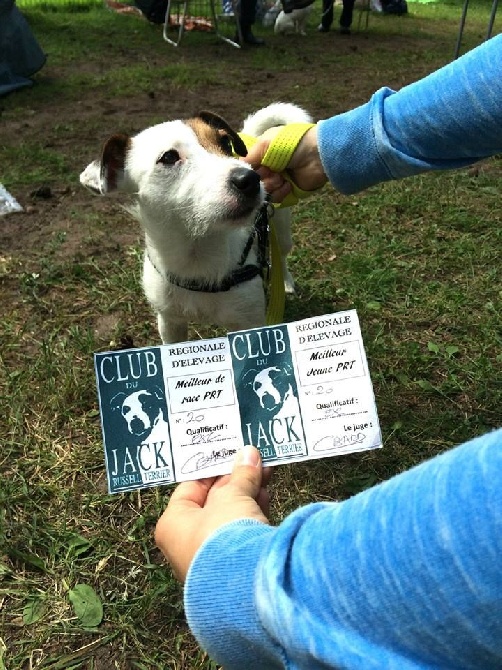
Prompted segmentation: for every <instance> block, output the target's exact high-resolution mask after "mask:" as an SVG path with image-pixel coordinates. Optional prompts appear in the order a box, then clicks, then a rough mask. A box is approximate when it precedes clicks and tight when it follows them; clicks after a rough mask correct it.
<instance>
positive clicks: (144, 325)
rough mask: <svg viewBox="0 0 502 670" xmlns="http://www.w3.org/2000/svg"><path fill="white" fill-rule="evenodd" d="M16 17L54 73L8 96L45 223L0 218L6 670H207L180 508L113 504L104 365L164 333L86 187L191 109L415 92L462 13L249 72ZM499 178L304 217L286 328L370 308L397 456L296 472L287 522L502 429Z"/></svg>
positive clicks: (492, 171) (140, 27) (322, 204)
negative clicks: (177, 553)
mask: <svg viewBox="0 0 502 670" xmlns="http://www.w3.org/2000/svg"><path fill="white" fill-rule="evenodd" d="M319 4H320V3H319ZM19 6H20V7H21V8H22V9H23V11H24V13H25V15H26V17H27V19H28V20H29V22H30V25H31V26H32V28H33V31H34V33H35V34H36V36H37V39H38V40H39V41H40V43H41V44H42V46H43V48H44V50H45V51H46V52H47V54H48V61H47V64H46V66H44V68H43V69H42V70H41V71H40V73H38V74H37V75H36V76H35V77H34V79H35V82H36V83H35V86H34V87H32V88H29V89H25V90H23V91H20V92H17V93H15V94H12V95H10V96H8V97H6V98H2V99H0V109H1V115H2V126H1V127H0V181H1V182H2V183H3V184H4V185H5V186H6V187H7V188H8V189H9V190H10V191H11V192H12V193H13V194H14V195H15V196H16V197H17V198H18V199H19V200H20V202H21V203H22V204H23V205H24V206H25V210H26V211H25V212H24V213H22V214H13V215H10V216H9V217H0V229H1V235H2V237H1V238H0V240H1V241H0V285H1V287H2V293H1V294H0V295H1V297H0V300H1V311H0V398H1V403H2V412H1V416H2V419H1V421H0V439H1V444H2V450H1V455H0V464H1V465H0V474H1V485H0V670H20V669H25V668H26V669H28V668H29V669H30V670H31V669H32V668H33V669H35V668H43V669H50V670H63V669H64V670H67V669H70V668H71V669H77V668H79V669H80V668H83V669H86V670H91V669H93V670H101V669H103V670H104V669H105V668H106V669H108V668H117V669H129V668H131V669H132V668H134V669H138V670H147V669H148V670H150V669H151V670H153V669H156V668H175V669H177V670H184V669H188V668H190V669H204V670H209V669H210V668H214V667H215V666H214V664H212V663H211V661H210V660H209V659H208V658H207V657H206V656H205V654H204V653H203V652H202V651H201V650H200V649H199V648H198V646H197V644H196V642H195V641H194V640H193V638H192V637H191V635H190V633H189V631H188V629H187V626H186V623H185V620H184V614H183V605H182V590H181V587H180V586H179V585H178V584H177V583H176V582H175V581H174V580H173V578H172V575H171V573H170V571H169V569H168V568H167V567H166V566H165V564H164V563H163V560H162V557H161V556H160V555H159V552H158V551H157V549H156V548H155V546H154V542H153V528H154V525H155V522H156V520H157V518H158V517H159V515H160V513H161V511H162V510H163V509H164V507H165V505H166V503H167V501H168V498H169V494H170V489H169V488H167V487H160V488H157V489H152V490H143V491H140V492H136V493H134V494H126V495H118V496H110V495H108V494H107V492H106V487H105V480H104V463H103V449H102V443H101V432H100V426H99V417H98V411H97V398H96V388H95V380H94V373H93V358H92V355H93V352H95V351H104V350H107V349H108V348H110V347H111V346H120V345H122V346H127V344H128V343H129V344H130V343H131V342H133V343H134V345H135V346H143V345H146V344H157V343H158V336H157V332H156V326H155V320H154V317H153V315H152V314H151V313H150V311H149V309H148V307H147V306H146V304H145V303H144V300H143V297H142V294H141V288H140V283H139V273H140V264H141V236H140V235H139V233H138V231H137V230H136V227H135V225H134V223H133V222H131V221H129V219H128V218H127V216H126V215H125V213H124V212H123V211H122V209H121V208H120V206H119V204H118V203H117V202H116V201H111V202H108V201H107V202H103V201H102V200H99V199H97V198H96V199H94V198H92V197H91V196H90V195H88V194H86V193H84V192H83V189H81V188H80V186H79V184H78V175H79V173H80V171H81V170H82V169H83V168H84V167H85V165H86V164H87V163H88V162H89V161H90V160H91V159H92V158H94V157H95V154H96V152H97V151H98V150H99V146H100V142H101V141H102V139H103V138H104V137H105V136H106V135H107V134H108V133H109V132H111V131H113V130H115V129H116V128H117V129H122V128H126V129H129V130H132V131H134V130H137V129H139V128H141V127H144V126H145V125H147V124H151V123H154V122H157V121H159V120H160V119H162V118H165V116H166V115H167V114H170V113H171V110H173V109H174V110H175V112H176V113H180V112H181V111H183V110H185V109H186V110H187V112H190V111H191V109H192V107H194V106H197V105H198V104H201V105H203V107H204V108H212V109H214V111H220V108H221V110H222V111H223V113H224V114H225V115H227V116H229V117H232V116H233V117H234V118H230V119H229V120H231V121H232V122H237V121H238V119H240V118H242V116H243V114H245V113H247V112H249V111H251V110H253V109H255V108H256V107H258V106H261V105H262V104H265V103H268V102H271V101H272V100H274V99H284V100H292V101H296V102H298V103H299V104H302V105H304V106H305V107H307V108H309V109H312V111H313V113H314V114H315V115H316V117H317V118H323V116H327V115H329V114H331V113H335V112H339V111H343V110H344V109H347V108H349V107H352V106H354V105H356V104H360V103H362V102H364V101H365V100H366V99H367V97H368V96H369V95H371V93H372V92H373V91H374V90H376V89H377V88H378V87H380V86H383V85H391V86H394V87H399V86H402V85H404V84H405V83H407V82H410V81H413V80H414V79H417V78H419V77H421V76H424V75H425V74H427V73H428V72H431V71H432V70H434V69H435V68H437V67H439V66H440V65H442V64H443V63H446V62H447V61H448V60H450V59H451V58H452V56H453V51H454V47H455V41H456V37H457V31H458V25H459V20H460V11H461V2H458V1H457V2H451V3H436V4H419V3H410V5H409V9H410V11H409V15H408V16H406V17H401V18H398V17H383V16H380V15H372V16H371V17H370V25H369V29H368V31H360V32H359V31H355V34H354V35H353V37H352V38H349V40H352V41H347V42H341V41H340V37H339V36H335V35H333V36H332V37H331V36H329V39H332V41H322V40H321V38H322V39H324V36H319V35H317V33H316V32H315V26H316V25H317V23H318V20H319V13H320V8H319V7H317V5H316V9H315V12H314V15H313V16H312V18H311V26H310V34H309V36H308V37H307V38H304V41H303V42H300V41H299V40H297V39H296V38H292V39H291V40H283V41H281V40H280V39H279V38H278V37H276V36H274V35H273V34H272V32H271V31H270V30H268V31H267V30H266V29H264V28H262V27H257V33H258V34H261V35H263V36H264V37H265V38H266V39H267V42H268V43H269V46H268V47H267V48H265V49H263V50H254V51H250V50H248V51H245V50H242V51H241V52H239V51H237V50H233V49H232V48H231V47H229V46H228V45H224V44H223V43H221V44H216V43H215V41H214V38H213V37H212V36H208V35H205V34H196V33H193V34H190V35H187V36H186V38H185V39H186V43H185V44H184V45H183V46H182V47H179V48H178V49H173V48H172V47H170V46H169V45H166V44H165V43H163V41H162V39H161V34H160V30H159V27H158V26H152V25H149V24H147V23H146V22H145V21H142V20H141V19H138V18H135V17H125V16H120V15H117V14H114V13H113V12H110V11H107V10H106V9H104V8H103V7H102V6H101V4H100V3H99V2H94V0H92V2H89V3H87V2H86V4H85V8H86V9H88V11H73V9H74V8H75V7H80V8H82V7H84V5H79V3H78V2H75V3H74V2H69V1H68V2H67V1H66V0H64V1H63V5H62V7H59V9H58V10H57V11H52V9H54V8H56V9H57V7H56V2H54V1H53V0H50V2H49V0H47V3H44V2H43V1H42V0H22V2H20V3H19ZM490 6H491V3H489V2H477V3H474V2H473V3H472V7H471V8H470V13H469V16H468V21H467V24H466V29H465V36H464V41H463V50H465V49H467V48H470V47H472V46H474V45H476V44H478V43H479V42H480V41H481V40H482V39H483V38H484V34H485V30H486V25H487V21H488V16H489V11H490ZM49 8H51V11H48V9H49ZM357 20H358V14H357V12H356V15H355V21H356V22H357ZM500 29H501V24H500V18H499V17H498V18H497V22H496V24H495V32H500ZM330 45H331V46H330ZM257 75H258V76H257ZM230 95H231V98H232V100H231V101H229V100H228V99H227V98H228V97H229V96H230ZM199 101H200V103H199ZM501 175H502V162H501V159H500V157H495V158H493V159H491V160H488V161H485V162H483V163H482V164H480V165H478V166H476V167H473V168H470V169H465V170H460V171H458V172H455V173H448V174H446V173H445V174H430V175H425V176H421V177H417V178H413V179H409V180H405V181H403V182H400V183H389V184H384V185H381V186H378V187H374V188H372V189H370V190H368V191H367V192H365V193H361V194H359V195H356V196H351V197H344V196H341V195H339V194H337V193H336V192H334V191H333V190H332V189H331V188H326V189H324V190H323V191H322V192H321V193H320V194H319V195H316V196H315V197H312V198H310V199H308V200H305V201H303V202H302V203H300V204H299V205H298V206H297V208H296V211H295V231H294V241H295V247H294V251H293V254H292V258H291V264H290V265H291V269H292V272H293V275H294V276H295V279H296V283H297V294H296V295H295V296H294V297H292V298H291V299H290V300H288V304H287V310H286V318H287V319H288V320H294V319H300V318H304V317H307V316H315V315H321V314H326V313H331V312H333V311H337V310H345V309H352V308H356V309H357V311H358V315H359V319H360V322H361V327H362V331H363V337H364V341H365V346H366V350H367V355H368V362H369V367H370V371H371V375H372V379H373V383H374V390H375V397H376V402H377V407H378V412H379V417H380V422H381V427H382V432H383V439H384V448H383V449H381V450H377V451H373V452H366V453H361V454H355V455H348V456H343V457H339V458H332V459H326V460H323V461H316V462H312V463H308V464H299V465H290V466H284V467H281V468H278V469H277V470H276V473H275V478H274V482H273V486H272V509H273V511H272V514H273V521H274V522H278V521H280V520H281V519H282V518H283V517H284V516H285V515H286V514H287V513H288V512H289V511H291V510H292V509H295V508H296V507H298V506H299V505H302V504H305V503H308V502H312V501H317V500H341V499H344V498H347V497H348V496H351V495H353V494H356V493H357V492H358V491H361V490H362V489H364V488H366V487H368V486H371V485H372V484H374V483H377V482H379V481H382V480H384V479H387V478H388V477H391V476H392V475H394V474H396V473H398V472H401V471H403V470H404V469H407V468H409V467H411V466H413V465H415V464H417V463H419V462H421V461H423V460H424V459H426V458H429V457H431V456H433V455H435V454H437V453H440V452H442V451H444V450H446V449H448V448H451V447H452V446H454V445H455V444H458V443H459V442H462V441H464V440H466V439H468V438H470V437H473V436H475V435H478V434H480V433H482V432H484V431H487V430H489V429H491V428H494V427H496V426H497V425H500V407H501V406H502V384H501V378H502V375H501V367H502V347H501V339H502V319H501V302H502V301H501V298H502V291H501V286H502V282H501V264H500V253H501V249H502V225H501V224H502V221H501V208H500V179H501ZM41 186H44V187H46V188H49V189H50V190H51V193H52V197H50V198H48V199H46V200H44V199H43V198H41V197H40V195H37V189H39V188H40V187H41ZM15 217H18V218H15ZM216 332H217V331H215V330H214V329H213V328H211V327H210V326H204V327H199V326H196V327H195V326H194V328H193V330H192V332H191V336H192V337H194V338H195V337H198V336H202V337H209V336H212V335H214V334H215V333H216ZM86 603H87V607H86V606H85V604H86Z"/></svg>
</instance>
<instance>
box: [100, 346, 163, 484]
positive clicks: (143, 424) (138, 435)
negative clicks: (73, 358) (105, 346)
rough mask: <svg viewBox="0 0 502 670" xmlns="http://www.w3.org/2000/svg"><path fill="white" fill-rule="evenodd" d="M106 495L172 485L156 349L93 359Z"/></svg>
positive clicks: (161, 375)
mask: <svg viewBox="0 0 502 670" xmlns="http://www.w3.org/2000/svg"><path fill="white" fill-rule="evenodd" d="M95 366H96V375H97V378H98V388H99V394H100V407H101V414H102V424H103V436H104V443H105V456H106V465H107V472H108V487H109V490H110V493H115V492H118V491H120V490H123V489H127V490H131V489H133V488H139V487H143V486H151V485H153V484H158V483H168V482H171V481H173V479H174V478H173V468H172V459H171V442H170V436H169V423H168V411H167V405H166V398H165V392H164V383H163V373H162V362H161V359H160V356H159V353H158V349H154V348H152V349H138V350H135V351H131V352H109V353H106V354H96V355H95Z"/></svg>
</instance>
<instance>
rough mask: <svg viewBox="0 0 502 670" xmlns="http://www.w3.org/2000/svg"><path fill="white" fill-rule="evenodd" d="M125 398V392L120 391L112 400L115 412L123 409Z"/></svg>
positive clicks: (111, 403) (111, 404) (111, 405)
mask: <svg viewBox="0 0 502 670" xmlns="http://www.w3.org/2000/svg"><path fill="white" fill-rule="evenodd" d="M125 398H126V394H125V393H124V392H123V391H120V392H119V393H117V394H116V395H114V396H113V398H112V399H111V400H110V407H111V408H112V410H113V411H114V412H115V411H116V410H118V409H120V408H121V407H122V403H123V402H124V400H125Z"/></svg>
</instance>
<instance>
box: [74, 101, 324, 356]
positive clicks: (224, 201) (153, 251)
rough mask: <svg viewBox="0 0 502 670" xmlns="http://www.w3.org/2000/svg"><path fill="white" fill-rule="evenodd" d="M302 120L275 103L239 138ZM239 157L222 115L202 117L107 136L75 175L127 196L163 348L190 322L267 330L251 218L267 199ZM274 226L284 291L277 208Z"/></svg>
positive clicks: (285, 218)
mask: <svg viewBox="0 0 502 670" xmlns="http://www.w3.org/2000/svg"><path fill="white" fill-rule="evenodd" d="M310 122H311V118H310V116H309V114H307V112H305V111H304V110H303V109H301V108H299V107H297V106H296V105H292V104H289V103H274V104H272V105H269V106H268V107H266V108H264V109H261V110H258V111H257V112H256V113H255V114H252V115H250V116H249V117H248V118H247V119H246V120H245V122H244V125H243V128H242V132H243V133H244V134H246V135H250V136H253V137H258V136H259V135H261V134H262V133H264V132H265V131H266V130H267V129H269V128H271V127H274V126H280V125H285V124H288V123H310ZM246 153H247V149H246V146H245V144H244V142H243V140H242V139H241V137H240V136H239V134H238V133H237V132H236V131H235V130H233V129H232V128H231V127H230V126H229V125H228V123H227V122H226V121H225V120H224V119H222V118H221V117H219V116H217V115H216V114H213V113H211V112H201V113H200V114H199V115H198V116H195V117H193V118H190V119H187V120H185V121H182V120H176V121H168V122H165V123H161V124H159V125H156V126H152V127H150V128H147V129H146V130H143V131H142V132H140V133H139V134H138V135H135V136H133V137H130V136H128V135H123V134H117V135H113V136H112V137H110V138H109V139H108V140H107V141H106V143H105V145H104V147H103V150H102V154H101V158H99V159H98V160H95V161H93V162H92V163H91V164H90V165H88V166H87V168H86V169H85V170H84V171H83V172H82V174H81V175H80V181H81V183H82V184H83V185H84V186H86V187H88V188H90V189H91V190H92V191H94V192H96V193H98V194H101V195H106V194H108V193H111V192H112V191H122V192H124V193H125V194H128V195H130V196H132V197H133V198H134V201H135V202H134V204H133V205H132V206H130V207H128V208H127V209H128V211H129V212H130V213H131V214H132V215H133V216H134V217H135V218H137V219H138V221H139V223H140V224H141V226H142V228H143V230H144V234H145V255H144V264H143V289H144V292H145V295H146V298H147V300H148V301H149V303H150V305H151V306H152V308H153V310H154V311H155V312H156V314H157V323H158V329H159V333H160V336H161V338H162V341H163V342H164V343H173V342H181V341H185V340H186V339H187V338H188V324H189V322H190V321H198V322H202V323H207V324H214V325H218V326H221V327H223V328H226V329H228V330H242V329H247V328H253V327H258V326H263V325H265V311H266V305H265V302H266V300H265V293H264V288H263V282H262V277H261V271H262V267H263V261H262V260H260V250H259V245H258V243H257V239H256V237H257V235H256V230H255V220H256V217H257V215H258V213H259V211H260V209H261V208H262V207H263V206H264V203H265V202H266V193H265V191H264V188H263V185H262V184H261V182H260V179H259V177H258V175H257V174H256V172H255V171H254V170H253V169H252V168H251V167H250V166H249V165H247V164H246V163H244V162H242V161H240V160H239V159H238V158H237V157H236V156H245V155H246ZM274 224H275V230H276V235H277V238H278V243H279V247H280V251H281V256H282V262H281V264H282V269H283V275H284V282H285V290H286V292H288V293H292V292H293V291H294V283H293V279H292V277H291V275H290V274H289V272H288V269H287V265H286V257H287V254H288V253H289V251H290V250H291V247H292V240H291V221H290V213H289V209H288V208H284V209H278V210H277V211H276V212H275V215H274ZM260 265H261V266H262V267H260Z"/></svg>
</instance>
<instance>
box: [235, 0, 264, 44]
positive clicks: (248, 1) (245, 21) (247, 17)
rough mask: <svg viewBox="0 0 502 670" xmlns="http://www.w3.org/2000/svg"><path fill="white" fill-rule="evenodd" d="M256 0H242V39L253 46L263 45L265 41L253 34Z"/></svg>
mask: <svg viewBox="0 0 502 670" xmlns="http://www.w3.org/2000/svg"><path fill="white" fill-rule="evenodd" d="M255 16H256V0H241V2H240V25H241V33H242V41H243V43H244V44H250V45H252V46H255V47H256V46H263V45H264V44H265V42H264V41H263V40H262V38H261V37H256V36H255V35H253V32H252V30H251V27H252V25H253V23H254V22H255Z"/></svg>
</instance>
